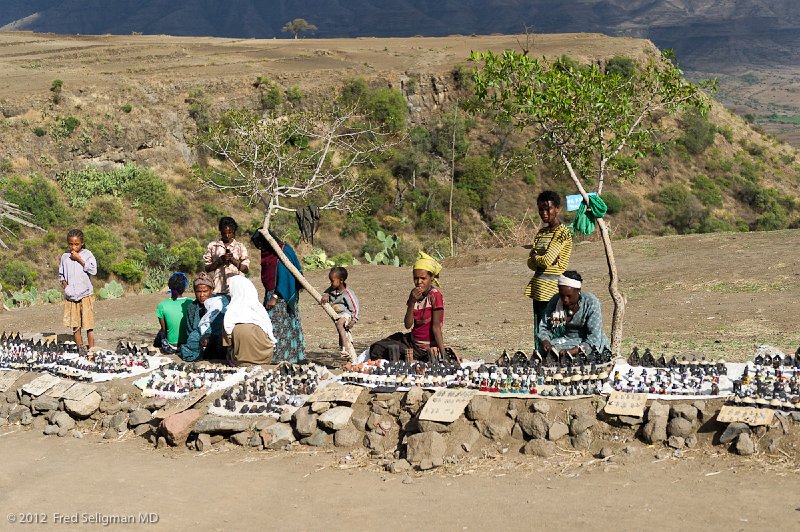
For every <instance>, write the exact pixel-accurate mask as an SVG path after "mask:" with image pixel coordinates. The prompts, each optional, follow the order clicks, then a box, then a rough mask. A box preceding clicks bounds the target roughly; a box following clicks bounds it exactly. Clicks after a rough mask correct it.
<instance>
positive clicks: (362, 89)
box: [339, 78, 369, 107]
mask: <svg viewBox="0 0 800 532" xmlns="http://www.w3.org/2000/svg"><path fill="white" fill-rule="evenodd" d="M368 91H369V85H367V81H366V80H365V79H363V78H358V79H351V80H349V81H347V82H345V84H344V86H343V87H342V90H341V93H340V95H339V100H340V101H341V102H342V103H343V104H344V105H346V106H348V107H355V106H361V105H363V103H364V100H365V99H366V95H367V92H368Z"/></svg>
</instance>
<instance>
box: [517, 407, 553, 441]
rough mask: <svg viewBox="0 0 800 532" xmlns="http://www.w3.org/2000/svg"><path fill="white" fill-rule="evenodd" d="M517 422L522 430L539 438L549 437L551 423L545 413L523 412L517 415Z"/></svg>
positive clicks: (532, 436)
mask: <svg viewBox="0 0 800 532" xmlns="http://www.w3.org/2000/svg"><path fill="white" fill-rule="evenodd" d="M517 423H519V426H520V427H521V428H522V431H523V432H524V433H525V434H527V435H528V436H530V437H531V438H534V439H537V440H545V439H547V432H548V431H549V430H550V423H549V422H548V421H547V418H546V417H545V416H544V414H542V413H540V412H523V413H522V414H520V415H519V416H517Z"/></svg>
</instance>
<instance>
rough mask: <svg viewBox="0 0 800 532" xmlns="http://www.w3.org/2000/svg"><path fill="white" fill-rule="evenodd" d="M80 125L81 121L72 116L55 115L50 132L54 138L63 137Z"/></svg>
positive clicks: (70, 133)
mask: <svg viewBox="0 0 800 532" xmlns="http://www.w3.org/2000/svg"><path fill="white" fill-rule="evenodd" d="M80 125H81V121H80V120H78V119H77V118H75V117H74V116H67V117H60V116H59V117H56V121H55V123H54V124H53V126H52V127H51V129H50V134H51V135H52V136H53V138H55V139H63V138H66V137H69V136H70V135H72V133H73V132H74V131H75V129H77V127H78V126H80Z"/></svg>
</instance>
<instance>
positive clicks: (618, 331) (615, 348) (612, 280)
mask: <svg viewBox="0 0 800 532" xmlns="http://www.w3.org/2000/svg"><path fill="white" fill-rule="evenodd" d="M597 227H599V228H600V236H601V237H602V239H603V249H605V252H606V263H607V264H608V293H609V294H611V299H612V300H614V314H613V315H612V317H611V351H612V352H613V353H614V355H615V356H620V355H621V353H620V349H621V347H622V324H623V318H624V317H625V298H624V297H622V293H621V292H620V291H619V285H618V279H619V276H618V275H617V261H616V260H615V259H614V249H613V248H612V247H611V237H610V236H609V234H608V226H607V225H606V221H605V220H604V219H602V218H598V219H597Z"/></svg>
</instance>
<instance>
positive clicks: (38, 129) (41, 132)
mask: <svg viewBox="0 0 800 532" xmlns="http://www.w3.org/2000/svg"><path fill="white" fill-rule="evenodd" d="M33 134H34V135H36V136H37V137H44V136H45V135H47V130H46V129H45V128H43V127H42V126H36V127H35V128H33Z"/></svg>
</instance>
